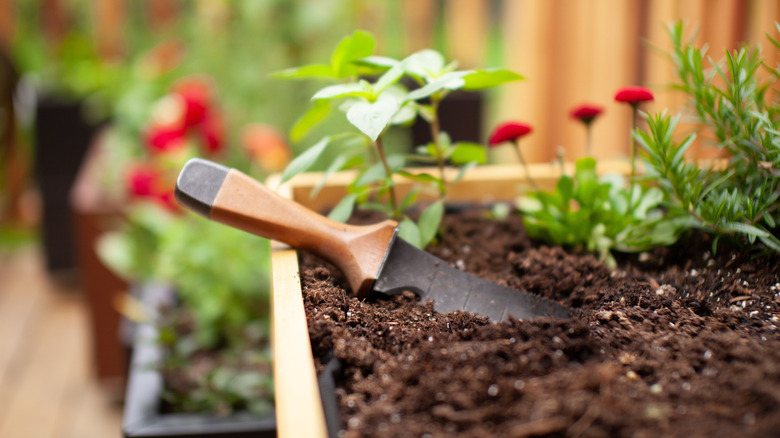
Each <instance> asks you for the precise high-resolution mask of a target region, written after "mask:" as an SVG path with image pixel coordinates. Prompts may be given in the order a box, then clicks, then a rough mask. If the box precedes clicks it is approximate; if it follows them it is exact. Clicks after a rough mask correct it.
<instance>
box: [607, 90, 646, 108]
mask: <svg viewBox="0 0 780 438" xmlns="http://www.w3.org/2000/svg"><path fill="white" fill-rule="evenodd" d="M650 100H653V93H652V91H650V90H648V89H647V88H645V87H623V88H621V89H620V90H618V92H617V94H616V95H615V101H617V102H624V103H628V104H631V105H639V104H640V103H642V102H647V101H650Z"/></svg>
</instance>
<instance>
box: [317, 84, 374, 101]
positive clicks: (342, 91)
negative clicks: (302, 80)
mask: <svg viewBox="0 0 780 438" xmlns="http://www.w3.org/2000/svg"><path fill="white" fill-rule="evenodd" d="M350 96H354V97H363V98H365V99H368V98H370V97H371V96H372V92H371V86H370V84H368V82H366V81H360V82H350V83H348V84H338V85H331V86H329V87H325V88H323V89H321V90H320V91H318V92H316V93H315V94H314V96H312V98H311V100H314V101H316V100H320V99H328V100H332V99H339V98H342V97H350Z"/></svg>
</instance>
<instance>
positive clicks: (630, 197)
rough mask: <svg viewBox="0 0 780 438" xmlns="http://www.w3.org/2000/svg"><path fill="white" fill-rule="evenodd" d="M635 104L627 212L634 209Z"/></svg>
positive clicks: (632, 113) (635, 108)
mask: <svg viewBox="0 0 780 438" xmlns="http://www.w3.org/2000/svg"><path fill="white" fill-rule="evenodd" d="M637 106H638V105H636V104H632V105H631V138H630V144H631V181H630V182H629V186H628V188H629V191H628V211H629V213H630V212H631V211H632V210H633V209H634V206H633V204H634V177H635V176H636V141H635V140H634V132H635V131H636V115H637Z"/></svg>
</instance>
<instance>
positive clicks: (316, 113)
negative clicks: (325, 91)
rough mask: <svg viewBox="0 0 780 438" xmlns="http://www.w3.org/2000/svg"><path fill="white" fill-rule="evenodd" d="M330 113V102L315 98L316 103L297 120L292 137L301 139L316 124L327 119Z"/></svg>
mask: <svg viewBox="0 0 780 438" xmlns="http://www.w3.org/2000/svg"><path fill="white" fill-rule="evenodd" d="M328 114H330V103H329V102H328V101H326V100H315V101H314V105H312V106H311V107H310V108H309V109H308V111H306V113H305V114H304V115H303V117H301V118H300V119H298V121H297V122H295V125H294V126H293V127H292V129H291V130H290V139H291V140H292V141H295V142H297V141H300V140H301V139H302V138H303V137H305V136H306V134H308V133H309V132H310V131H311V130H312V129H313V128H314V127H315V126H317V125H318V124H319V123H320V122H322V121H323V120H325V118H326V117H328Z"/></svg>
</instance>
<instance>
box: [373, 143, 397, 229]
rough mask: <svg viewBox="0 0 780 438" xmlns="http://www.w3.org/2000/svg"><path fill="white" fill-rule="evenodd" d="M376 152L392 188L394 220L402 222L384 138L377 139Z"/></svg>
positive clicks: (391, 198) (391, 197)
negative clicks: (383, 142)
mask: <svg viewBox="0 0 780 438" xmlns="http://www.w3.org/2000/svg"><path fill="white" fill-rule="evenodd" d="M376 150H377V152H379V160H380V161H381V162H382V167H384V168H385V175H386V176H387V181H388V184H389V186H390V204H391V205H392V207H393V219H396V220H400V219H401V212H400V211H399V210H398V200H397V199H396V197H395V184H394V183H393V171H392V170H391V169H390V164H388V163H387V156H386V155H385V148H384V146H383V145H382V137H378V138H377V139H376Z"/></svg>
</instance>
